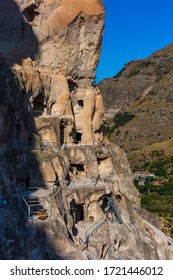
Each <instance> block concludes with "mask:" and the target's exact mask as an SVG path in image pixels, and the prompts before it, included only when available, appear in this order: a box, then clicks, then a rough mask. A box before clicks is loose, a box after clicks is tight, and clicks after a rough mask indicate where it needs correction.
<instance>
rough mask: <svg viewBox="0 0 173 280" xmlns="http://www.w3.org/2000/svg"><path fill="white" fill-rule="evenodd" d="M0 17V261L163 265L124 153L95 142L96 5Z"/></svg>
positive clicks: (21, 5) (13, 4)
mask: <svg viewBox="0 0 173 280" xmlns="http://www.w3.org/2000/svg"><path fill="white" fill-rule="evenodd" d="M7 11H8V14H9V16H10V15H11V18H12V20H13V24H11V21H9V20H8V18H7V17H5V19H4V21H3V22H2V24H1V27H0V52H1V58H0V127H1V129H0V186H1V189H0V211H1V213H2V215H1V219H0V228H1V232H0V244H1V246H0V248H1V249H0V258H1V259H172V258H173V240H172V239H170V238H169V237H167V236H165V235H164V234H163V233H162V232H161V231H159V230H158V229H157V228H156V227H154V226H153V225H151V224H150V223H148V222H147V221H145V220H143V219H142V218H141V217H140V216H139V215H138V211H136V209H139V208H140V197H139V193H138V191H137V190H136V189H135V187H134V185H133V178H132V173H131V171H130V167H129V164H128V161H127V158H126V155H125V153H124V152H123V151H122V150H121V149H120V148H118V147H117V146H116V145H114V144H112V143H111V142H109V141H108V140H107V139H106V138H105V137H104V136H103V133H102V118H103V113H104V109H103V103H102V96H101V94H100V91H99V90H98V89H97V88H96V87H94V86H93V82H94V78H95V69H96V66H97V63H98V60H99V56H100V49H101V40H102V36H103V30H104V16H105V10H104V6H103V3H102V1H97V0H83V1H80V0H74V1H72V0H61V1H60V0H52V1H49V0H44V1H43V0H27V1H26V0H22V1H21V0H16V1H14V0H6V1H5V3H4V1H2V0H0V15H1V16H3V15H4V14H5V13H7ZM4 30H6V33H5V34H6V36H3V34H4ZM7 31H8V32H7ZM11 34H12V35H11Z"/></svg>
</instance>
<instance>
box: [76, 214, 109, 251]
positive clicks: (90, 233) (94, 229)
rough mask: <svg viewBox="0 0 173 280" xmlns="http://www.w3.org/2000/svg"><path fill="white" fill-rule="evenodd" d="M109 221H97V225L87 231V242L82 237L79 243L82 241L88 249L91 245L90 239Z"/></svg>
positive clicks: (104, 219) (102, 219)
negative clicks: (89, 244)
mask: <svg viewBox="0 0 173 280" xmlns="http://www.w3.org/2000/svg"><path fill="white" fill-rule="evenodd" d="M106 221H107V219H106V218H101V219H100V220H99V221H97V222H96V223H94V224H93V225H92V226H91V227H89V228H88V229H87V230H86V231H85V238H84V239H85V240H83V239H82V238H81V237H79V241H81V242H82V243H83V244H84V245H85V246H86V248H87V247H88V243H89V238H90V237H91V236H92V235H93V234H94V233H95V232H96V231H97V230H98V229H99V228H100V227H101V226H102V225H103V224H104V223H105V222H106Z"/></svg>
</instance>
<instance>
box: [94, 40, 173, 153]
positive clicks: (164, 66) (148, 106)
mask: <svg viewBox="0 0 173 280" xmlns="http://www.w3.org/2000/svg"><path fill="white" fill-rule="evenodd" d="M98 87H99V89H100V90H101V93H102V96H103V100H104V107H105V109H106V112H107V113H111V115H110V114H107V116H108V117H109V116H111V117H113V114H114V115H115V113H116V116H115V117H114V118H112V119H111V120H109V122H108V123H107V126H108V127H109V134H110V135H109V136H110V139H111V141H113V142H115V143H116V144H118V145H119V146H120V147H121V148H123V149H124V150H125V151H126V152H127V153H129V152H130V151H132V150H139V149H142V148H143V147H148V146H150V145H152V144H155V143H161V142H163V141H167V140H169V139H171V138H172V137H173V44H170V45H168V46H167V47H165V48H163V49H161V50H158V51H156V52H154V53H153V54H152V55H151V56H149V57H148V58H146V59H143V60H136V61H132V62H130V63H127V64H126V65H125V66H124V68H123V69H122V70H121V71H120V72H119V73H118V74H117V75H116V76H115V77H113V78H111V79H104V80H102V81H101V82H100V83H99V84H98ZM117 111H118V113H117Z"/></svg>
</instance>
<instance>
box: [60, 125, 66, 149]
mask: <svg viewBox="0 0 173 280" xmlns="http://www.w3.org/2000/svg"><path fill="white" fill-rule="evenodd" d="M64 129H65V127H64V126H63V125H60V144H61V145H63V144H64Z"/></svg>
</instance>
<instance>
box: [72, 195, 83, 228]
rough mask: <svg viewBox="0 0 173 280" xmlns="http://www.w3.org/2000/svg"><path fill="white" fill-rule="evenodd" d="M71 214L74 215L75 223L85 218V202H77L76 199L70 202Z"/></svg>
mask: <svg viewBox="0 0 173 280" xmlns="http://www.w3.org/2000/svg"><path fill="white" fill-rule="evenodd" d="M70 214H71V215H72V216H73V219H74V223H75V224H77V223H78V222H80V221H83V220H84V204H77V203H76V201H75V199H72V201H71V202H70Z"/></svg>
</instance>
